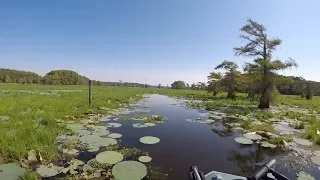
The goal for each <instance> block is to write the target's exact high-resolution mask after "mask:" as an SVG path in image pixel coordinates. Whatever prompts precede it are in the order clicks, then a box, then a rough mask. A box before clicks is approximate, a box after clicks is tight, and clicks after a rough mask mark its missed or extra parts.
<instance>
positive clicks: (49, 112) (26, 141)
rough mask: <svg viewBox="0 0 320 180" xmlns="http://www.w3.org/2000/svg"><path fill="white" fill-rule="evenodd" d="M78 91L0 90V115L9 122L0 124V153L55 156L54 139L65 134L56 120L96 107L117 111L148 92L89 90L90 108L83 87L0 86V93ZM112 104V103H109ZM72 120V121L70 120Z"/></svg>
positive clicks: (52, 158) (131, 89) (135, 89)
mask: <svg viewBox="0 0 320 180" xmlns="http://www.w3.org/2000/svg"><path fill="white" fill-rule="evenodd" d="M58 89H59V90H81V91H76V92H58V93H57V94H56V95H41V94H39V93H34V94H32V93H26V92H18V91H10V92H6V93H1V91H0V93H1V94H0V102H1V103H2V104H1V106H0V116H9V120H7V121H1V122H0V136H1V137H2V138H1V140H0V154H3V155H4V154H5V155H6V156H8V157H10V158H13V159H17V160H18V159H21V158H23V157H24V156H25V155H26V153H27V152H28V151H29V150H31V149H34V150H38V151H40V153H41V154H42V156H43V158H44V159H45V160H47V161H51V160H54V159H56V158H57V157H58V153H57V147H56V136H57V135H58V134H61V133H63V132H65V131H66V129H65V128H64V127H59V126H58V125H57V123H56V119H63V118H65V117H66V116H67V117H81V115H83V114H85V113H86V112H89V111H91V112H97V113H98V112H99V113H101V110H98V109H99V107H102V106H103V107H107V108H119V107H121V106H122V105H124V104H128V103H132V102H131V101H132V100H130V99H140V98H141V96H140V95H142V94H144V93H147V92H148V91H150V90H147V89H142V88H110V87H99V86H96V87H93V108H92V109H90V107H89V105H88V88H87V86H46V85H17V84H0V90H30V91H31V92H32V91H35V90H42V91H49V90H58ZM110 102H112V103H110ZM73 119H76V118H73Z"/></svg>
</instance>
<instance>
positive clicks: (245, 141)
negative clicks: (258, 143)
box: [234, 137, 253, 145]
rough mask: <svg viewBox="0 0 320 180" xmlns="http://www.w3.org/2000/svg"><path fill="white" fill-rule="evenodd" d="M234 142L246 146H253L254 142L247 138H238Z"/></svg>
mask: <svg viewBox="0 0 320 180" xmlns="http://www.w3.org/2000/svg"><path fill="white" fill-rule="evenodd" d="M234 140H235V141H236V142H237V143H239V144H246V145H251V144H253V141H252V140H251V139H248V138H245V137H237V138H234Z"/></svg>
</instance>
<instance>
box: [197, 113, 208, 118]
mask: <svg viewBox="0 0 320 180" xmlns="http://www.w3.org/2000/svg"><path fill="white" fill-rule="evenodd" d="M199 116H203V117H206V116H209V113H200V114H199Z"/></svg>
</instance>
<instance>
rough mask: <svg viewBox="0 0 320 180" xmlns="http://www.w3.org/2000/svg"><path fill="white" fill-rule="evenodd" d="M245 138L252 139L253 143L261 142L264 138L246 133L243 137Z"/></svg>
mask: <svg viewBox="0 0 320 180" xmlns="http://www.w3.org/2000/svg"><path fill="white" fill-rule="evenodd" d="M243 136H244V137H245V138H248V139H251V140H253V141H257V140H261V139H262V136H260V135H258V134H256V133H255V132H250V133H246V134H244V135H243Z"/></svg>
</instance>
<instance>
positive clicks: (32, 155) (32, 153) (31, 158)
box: [28, 150, 38, 161]
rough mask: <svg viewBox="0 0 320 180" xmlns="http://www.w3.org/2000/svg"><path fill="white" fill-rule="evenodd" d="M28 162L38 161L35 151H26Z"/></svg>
mask: <svg viewBox="0 0 320 180" xmlns="http://www.w3.org/2000/svg"><path fill="white" fill-rule="evenodd" d="M28 160H29V161H38V158H37V151H35V150H30V151H28Z"/></svg>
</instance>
